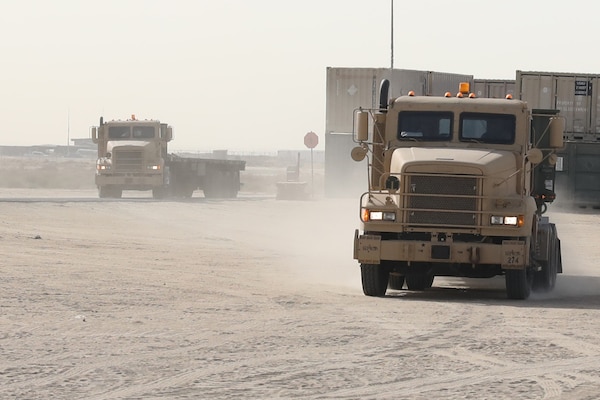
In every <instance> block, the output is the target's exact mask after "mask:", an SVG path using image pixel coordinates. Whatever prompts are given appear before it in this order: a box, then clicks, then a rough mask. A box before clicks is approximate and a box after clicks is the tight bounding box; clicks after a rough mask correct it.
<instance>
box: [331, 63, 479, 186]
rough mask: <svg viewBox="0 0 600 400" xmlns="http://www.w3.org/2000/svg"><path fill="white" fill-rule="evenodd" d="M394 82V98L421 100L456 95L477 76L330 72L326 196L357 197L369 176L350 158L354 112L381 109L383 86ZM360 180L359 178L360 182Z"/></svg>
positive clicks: (383, 70) (375, 70)
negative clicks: (358, 185) (357, 189)
mask: <svg viewBox="0 0 600 400" xmlns="http://www.w3.org/2000/svg"><path fill="white" fill-rule="evenodd" d="M383 79H388V80H389V81H390V97H400V96H402V95H406V94H408V92H409V91H414V93H415V95H417V96H442V95H444V93H446V92H451V93H456V92H457V91H458V86H459V83H460V82H469V83H470V84H471V85H472V84H473V75H465V74H454V73H446V72H435V71H418V70H407V69H390V68H335V67H328V68H327V86H326V111H325V116H326V117H325V138H326V140H325V194H326V195H327V196H329V197H334V196H335V197H344V196H348V197H350V196H355V193H354V187H355V183H354V179H359V182H360V183H361V184H364V182H365V180H364V179H363V178H362V177H363V175H365V174H366V166H365V165H364V163H357V162H355V161H353V160H352V159H351V158H350V150H351V149H352V147H354V146H355V143H354V140H353V137H352V132H353V118H354V111H355V110H356V109H358V108H359V107H362V108H365V109H372V108H377V107H378V106H379V104H378V103H379V85H380V84H381V81H382V80H383ZM357 177H359V178H357Z"/></svg>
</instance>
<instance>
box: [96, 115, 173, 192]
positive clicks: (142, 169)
mask: <svg viewBox="0 0 600 400" xmlns="http://www.w3.org/2000/svg"><path fill="white" fill-rule="evenodd" d="M172 138H173V132H172V128H171V127H170V126H168V125H167V124H163V123H161V122H160V121H157V120H138V119H136V118H135V115H132V116H131V119H127V120H124V121H122V120H113V121H108V122H105V121H104V120H103V119H102V118H100V125H99V126H98V127H94V128H92V140H93V142H94V143H96V144H97V145H98V160H97V162H96V178H95V181H96V186H97V187H98V192H99V196H100V197H116V198H118V197H121V194H122V191H123V190H152V191H153V195H154V197H160V196H161V195H162V194H163V193H162V191H163V187H164V184H165V182H164V181H165V179H168V171H166V164H165V160H166V158H167V143H168V142H169V141H170V140H171V139H172Z"/></svg>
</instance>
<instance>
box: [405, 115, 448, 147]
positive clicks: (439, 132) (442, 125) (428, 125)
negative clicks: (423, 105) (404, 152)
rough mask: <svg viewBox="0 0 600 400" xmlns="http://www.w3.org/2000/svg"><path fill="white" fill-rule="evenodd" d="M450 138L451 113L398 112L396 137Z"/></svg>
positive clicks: (414, 138)
mask: <svg viewBox="0 0 600 400" xmlns="http://www.w3.org/2000/svg"><path fill="white" fill-rule="evenodd" d="M451 138H452V113H450V112H431V111H403V112H400V113H399V114H398V139H399V140H423V141H449V140H450V139H451Z"/></svg>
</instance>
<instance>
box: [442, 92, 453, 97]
mask: <svg viewBox="0 0 600 400" xmlns="http://www.w3.org/2000/svg"><path fill="white" fill-rule="evenodd" d="M444 97H452V93H450V92H446V93H444Z"/></svg>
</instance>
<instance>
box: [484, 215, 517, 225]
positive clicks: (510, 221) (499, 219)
mask: <svg viewBox="0 0 600 400" xmlns="http://www.w3.org/2000/svg"><path fill="white" fill-rule="evenodd" d="M490 224H492V225H508V226H518V227H521V226H523V225H524V224H525V216H524V215H509V216H503V215H492V216H491V218H490Z"/></svg>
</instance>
